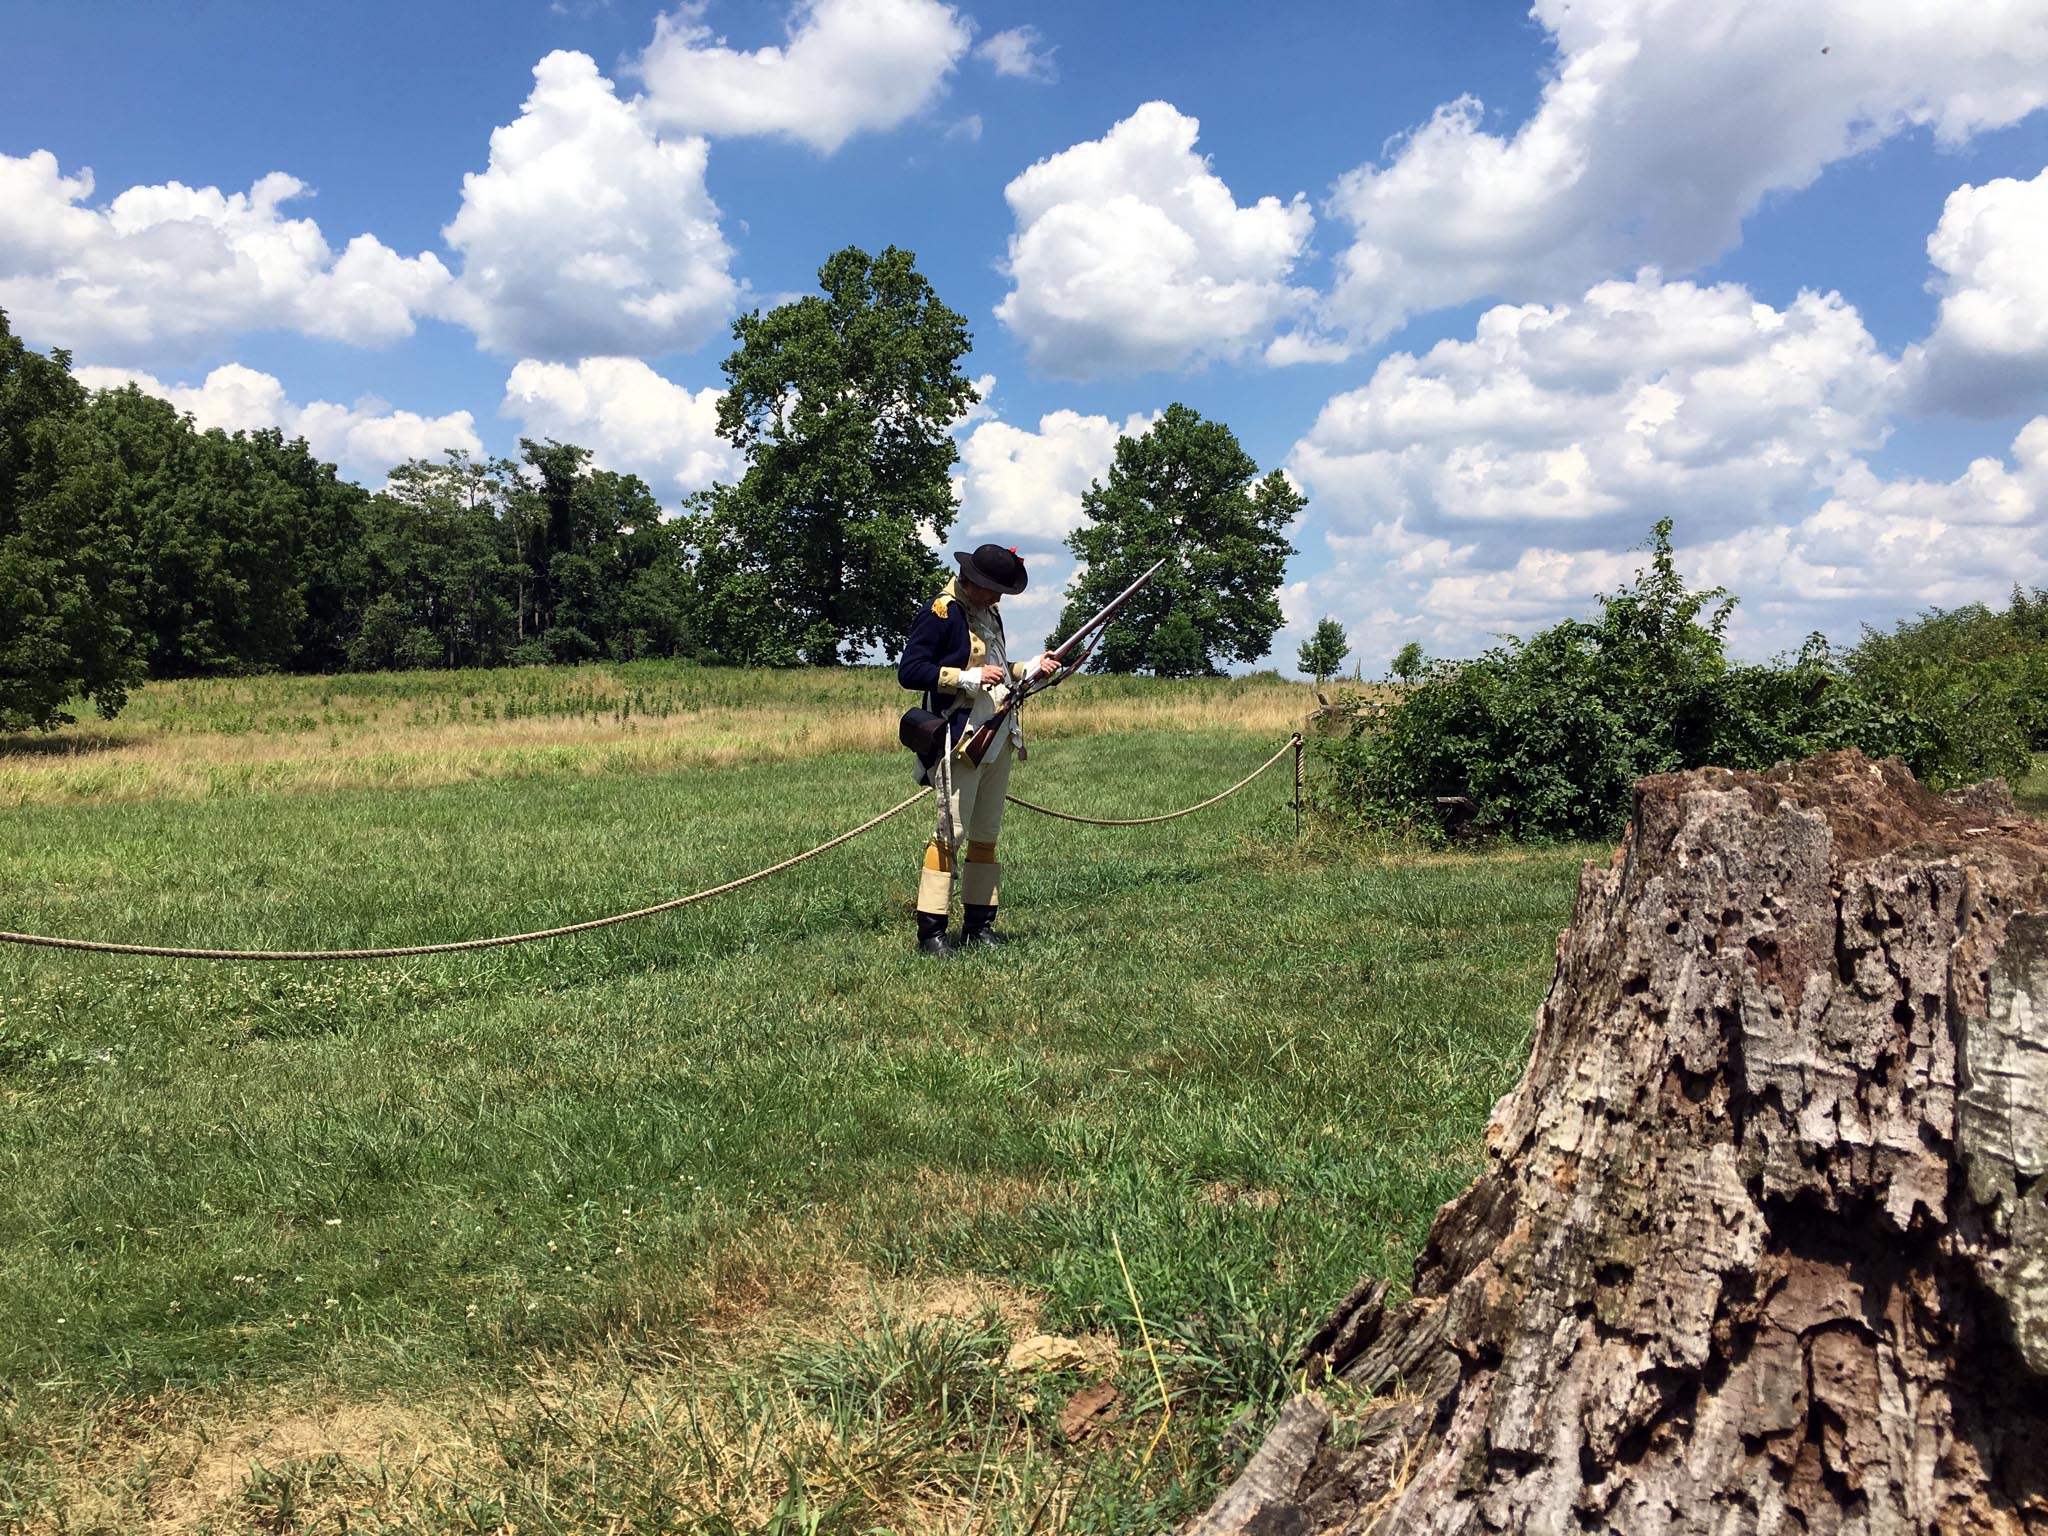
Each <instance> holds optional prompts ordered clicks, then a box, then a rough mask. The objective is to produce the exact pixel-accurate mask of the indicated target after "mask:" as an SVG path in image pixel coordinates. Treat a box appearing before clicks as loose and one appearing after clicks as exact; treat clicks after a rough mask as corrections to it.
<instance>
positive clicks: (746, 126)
mask: <svg viewBox="0 0 2048 1536" xmlns="http://www.w3.org/2000/svg"><path fill="white" fill-rule="evenodd" d="M704 11H705V5H704V4H703V0H696V3H692V4H685V5H682V6H679V7H678V8H677V9H676V10H674V11H672V12H670V13H669V14H667V15H665V16H663V17H661V18H660V19H659V20H657V21H656V23H655V28H654V41H653V42H651V43H649V44H648V46H647V49H646V51H645V52H644V53H642V54H641V55H640V59H639V62H638V64H637V66H636V69H637V71H638V73H639V76H640V79H641V81H642V83H643V84H644V85H645V87H646V96H645V98H644V100H643V108H644V110H645V111H646V113H647V115H648V116H649V118H650V119H651V120H653V121H654V122H656V123H659V124H661V125H662V126H663V127H668V128H678V129H682V130H684V131H685V132H689V133H707V134H714V135H720V134H772V135H779V136H781V137H783V138H789V139H795V140H797V141H799V142H800V143H804V144H808V145H810V146H812V147H813V148H814V149H817V150H820V151H822V152H823V153H825V154H830V153H832V152H833V151H834V150H836V149H838V148H839V146H840V145H842V144H844V143H845V142H846V141H847V140H848V139H850V138H851V137H853V135H855V134H856V133H860V132H862V131H873V130H881V129H887V128H894V127H896V126H897V125H898V124H900V123H902V122H903V121H905V120H906V119H907V118H910V117H912V116H914V115H915V114H916V113H918V112H920V111H922V110H924V108H926V107H927V106H929V105H930V104H931V103H932V102H934V101H936V100H937V99H938V97H939V95H940V93H941V92H942V91H943V90H944V88H945V83H946V77H947V75H948V74H950V73H951V72H952V70H953V68H954V66H955V65H957V64H958V63H959V61H960V59H961V57H962V56H963V55H964V54H965V53H966V52H967V49H968V46H969V44H970V43H971V42H972V41H973V34H972V32H971V31H970V29H969V26H968V23H967V22H966V21H965V20H964V19H963V18H962V17H961V16H960V14H959V13H958V12H957V11H955V10H954V9H953V7H952V6H950V5H944V4H940V3H939V0H800V3H798V4H797V5H796V6H795V8H794V9H793V10H792V12H791V14H790V17H789V22H788V36H787V38H786V40H785V41H784V42H783V43H782V44H781V45H780V46H770V47H765V48H756V49H753V50H751V51H747V50H741V49H736V48H731V47H728V46H727V45H726V43H725V41H724V40H723V39H722V38H719V37H717V36H716V35H714V34H713V32H712V30H711V28H710V27H708V26H706V25H705V24H704Z"/></svg>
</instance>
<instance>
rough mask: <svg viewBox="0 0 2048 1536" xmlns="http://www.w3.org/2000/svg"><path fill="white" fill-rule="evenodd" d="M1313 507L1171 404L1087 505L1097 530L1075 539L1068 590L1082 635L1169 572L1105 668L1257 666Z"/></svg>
mask: <svg viewBox="0 0 2048 1536" xmlns="http://www.w3.org/2000/svg"><path fill="white" fill-rule="evenodd" d="M1307 504H1308V503H1307V501H1306V499H1305V498H1304V497H1302V495H1301V494H1300V493H1299V492H1297V491H1296V490H1295V489H1294V487H1293V486H1291V485H1289V484H1288V483H1287V477H1286V476H1285V475H1283V474H1281V473H1280V472H1279V471H1278V470H1275V471H1273V472H1272V473H1270V474H1268V475H1266V476H1265V477H1264V478H1263V479H1262V478H1260V476H1259V467H1258V465H1257V464H1255V463H1254V462H1253V461H1252V458H1251V455H1250V454H1248V453H1246V452H1245V451H1244V449H1243V448H1242V447H1240V446H1239V444H1238V441H1237V437H1236V435H1235V434H1234V433H1233V432H1232V431H1231V430H1230V428H1228V427H1227V426H1225V425H1224V424H1223V423H1222V422H1220V421H1207V420H1205V419H1203V417H1202V416H1201V414H1200V413H1199V412H1196V411H1194V410H1191V409H1189V408H1188V407H1187V406H1185V405H1179V404H1175V405H1170V406H1168V407H1167V408H1166V411H1165V414H1164V415H1162V416H1161V417H1160V418H1159V420H1158V421H1156V422H1154V423H1153V424H1152V427H1151V429H1150V430H1149V431H1147V432H1145V433H1143V434H1142V435H1140V436H1138V437H1121V438H1118V439H1117V444H1116V454H1115V457H1114V458H1113V460H1112V461H1111V463H1110V467H1109V475H1108V478H1107V480H1106V481H1097V482H1096V483H1095V484H1093V485H1091V486H1089V488H1088V492H1087V494H1086V495H1085V496H1083V497H1082V499H1081V506H1082V510H1083V512H1085V513H1086V515H1087V518H1088V521H1087V523H1086V524H1084V525H1083V526H1082V527H1080V528H1078V529H1076V530H1075V531H1074V533H1073V534H1072V535H1071V536H1070V537H1069V538H1068V540H1067V547H1068V548H1070V549H1072V550H1073V552H1074V553H1075V554H1076V555H1078V556H1079V557H1080V559H1081V561H1082V563H1083V565H1084V566H1085V570H1084V571H1083V572H1082V574H1081V575H1080V576H1079V577H1077V578H1076V579H1075V581H1074V583H1073V585H1072V586H1070V587H1069V588H1068V589H1067V605H1066V611H1065V612H1064V613H1062V614H1061V616H1060V625H1059V627H1060V632H1061V633H1062V634H1065V633H1068V632H1070V631H1071V630H1072V629H1073V628H1074V627H1075V626H1077V625H1079V624H1081V623H1083V622H1084V621H1085V620H1086V619H1087V618H1088V617H1089V615H1091V614H1093V613H1094V612H1095V611H1096V610H1097V609H1099V608H1101V607H1102V606H1103V604H1105V603H1107V602H1108V601H1109V600H1110V599H1111V598H1113V597H1115V596H1116V594H1117V593H1119V592H1121V591H1122V590H1123V589H1124V588H1125V587H1127V586H1129V585H1130V583H1131V582H1132V581H1134V580H1136V579H1137V577H1138V576H1139V575H1141V574H1142V573H1143V572H1144V570H1145V569H1146V567H1148V566H1150V565H1151V564H1152V562H1153V561H1155V560H1158V559H1160V558H1161V557H1164V558H1165V560H1166V564H1165V565H1164V566H1163V567H1162V568H1161V569H1160V572H1159V574H1158V575H1157V576H1155V577H1154V578H1153V579H1152V581H1151V583H1150V584H1149V585H1148V586H1146V587H1145V588H1144V590H1143V591H1141V592H1139V593H1138V595H1137V596H1136V597H1134V598H1133V599H1132V600H1131V601H1130V603H1129V604H1128V605H1126V607H1125V608H1124V609H1123V611H1122V613H1121V614H1120V615H1119V616H1118V618H1117V619H1116V621H1115V622H1114V623H1112V624H1111V625H1110V626H1109V630H1108V632H1107V634H1105V635H1104V636H1103V641H1102V646H1101V648H1100V650H1098V651H1097V652H1096V655H1095V660H1094V663H1093V665H1095V666H1097V667H1099V668H1101V669H1103V670H1105V671H1109V672H1140V671H1149V672H1153V673H1156V674H1157V675H1159V676H1161V677H1188V676H1198V675H1201V674H1205V673H1214V672H1218V671H1220V670H1222V665H1223V663H1225V662H1229V661H1257V660H1258V659H1259V658H1260V657H1262V656H1264V655H1265V654H1266V653H1267V652H1268V651H1270V650H1271V649H1272V647H1273V636H1274V634H1275V633H1276V632H1277V631H1278V630H1279V628H1280V625H1281V622H1282V615H1281V612H1280V597H1279V593H1280V580H1281V576H1282V574H1283V572H1284V571H1285V569H1286V566H1287V557H1288V556H1289V555H1291V554H1293V553H1294V547H1293V545H1291V544H1289V543H1288V542H1287V528H1288V526H1289V524H1291V523H1292V522H1293V521H1294V519H1295V518H1296V517H1297V516H1298V515H1299V514H1300V512H1301V510H1302V508H1303V507H1305V506H1306V505H1307Z"/></svg>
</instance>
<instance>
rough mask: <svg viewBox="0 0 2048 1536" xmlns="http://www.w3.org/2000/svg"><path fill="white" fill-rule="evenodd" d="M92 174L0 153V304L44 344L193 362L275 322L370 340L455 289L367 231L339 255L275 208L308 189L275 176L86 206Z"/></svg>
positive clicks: (380, 338)
mask: <svg viewBox="0 0 2048 1536" xmlns="http://www.w3.org/2000/svg"><path fill="white" fill-rule="evenodd" d="M93 189H94V182H93V175H92V172H91V171H90V170H81V171H79V172H78V173H77V174H75V175H71V176H66V175H65V174H64V173H63V172H62V170H61V169H60V167H59V165H58V162H57V157H56V156H55V155H53V154H51V153H49V152H48V151H47V150H37V151H36V152H34V153H33V154H30V155H28V156H26V157H19V158H18V157H15V156H10V155H4V154H0V308H4V309H6V310H7V312H8V313H9V315H10V316H11V317H12V319H13V323H14V326H15V328H16V329H17V330H19V331H21V332H23V333H24V334H27V335H30V336H33V337H35V338H36V339H37V340H39V341H43V342H45V343H47V344H52V345H60V346H66V347H71V348H74V349H77V350H80V351H107V350H114V349H123V350H127V351H130V352H134V351H137V350H154V351H161V352H166V353H174V354H188V353H190V352H193V351H197V350H200V349H203V348H204V347H206V346H208V345H211V344H214V343H217V342H220V341H222V340H224V339H226V338H228V337H230V336H234V335H237V334H239V333H241V332H245V331H253V330H264V329H272V328H282V329H290V330H297V331H303V332H305V333H307V334H309V335H313V336H324V337H330V338H333V339H336V340H340V341H346V342H351V343H354V344H356V345H363V346H371V345H378V344H381V343H385V342H390V341H395V340H397V339H398V338H400V337H403V336H408V335H410V334H412V330H413V326H414V323H415V320H416V318H417V317H418V316H420V315H422V314H431V313H433V312H435V310H436V308H437V307H438V305H439V304H440V303H441V302H442V301H443V299H444V297H445V295H446V291H447V288H448V286H449V283H450V278H449V274H448V270H447V268H446V267H444V266H443V265H442V264H441V262H440V260H439V258H437V257H436V256H434V255H433V254H431V253H427V254H423V255H419V256H400V255H399V254H398V253H397V252H396V251H393V250H392V249H390V248H389V247H388V246H386V245H384V244H383V243H382V242H380V241H379V240H377V239H376V238H375V237H374V236H372V235H358V236H356V237H355V238H354V239H353V240H351V241H349V242H348V244H347V245H346V246H345V247H344V248H343V249H342V250H341V251H340V252H338V253H337V252H336V251H335V250H334V249H333V247H332V246H330V245H329V244H328V242H327V239H326V237H325V236H324V235H323V234H322V233H321V231H320V226H319V225H318V224H317V223H316V222H315V221H314V220H312V219H310V218H293V217H289V216H287V215H286V214H285V212H284V211H283V209H284V205H285V204H287V203H290V202H293V201H296V200H299V199H303V198H305V197H307V196H308V195H310V189H309V188H308V187H307V186H306V185H305V184H304V183H303V182H301V181H299V180H298V179H297V178H296V177H293V176H288V175H285V174H284V173H283V172H280V171H273V172H272V173H270V174H269V175H267V176H263V177H260V178H258V180H257V181H256V183H255V184H254V185H253V186H251V187H250V188H249V190H248V191H246V192H223V191H221V190H220V189H219V188H218V187H188V186H186V185H184V184H183V183H181V182H175V181H173V182H166V183H164V184H161V185H154V186H135V187H129V188H127V189H126V190H125V191H123V192H121V193H119V194H118V195H117V196H115V197H114V198H113V200H112V201H111V202H108V203H107V204H105V205H104V206H95V205H94V204H93V203H92V196H93Z"/></svg>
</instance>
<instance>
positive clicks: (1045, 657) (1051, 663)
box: [1034, 651, 1060, 678]
mask: <svg viewBox="0 0 2048 1536" xmlns="http://www.w3.org/2000/svg"><path fill="white" fill-rule="evenodd" d="M1059 669H1060V660H1059V658H1058V657H1057V656H1055V655H1053V653H1052V652H1051V651H1046V652H1045V653H1044V654H1042V655H1041V656H1040V657H1039V658H1038V665H1037V667H1036V668H1035V669H1034V670H1035V671H1036V673H1037V675H1038V676H1039V677H1040V678H1048V677H1051V676H1052V675H1053V673H1055V672H1057V671H1059Z"/></svg>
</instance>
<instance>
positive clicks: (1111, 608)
mask: <svg viewBox="0 0 2048 1536" xmlns="http://www.w3.org/2000/svg"><path fill="white" fill-rule="evenodd" d="M1164 564H1166V557H1165V556H1164V555H1161V556H1160V557H1159V558H1158V559H1157V560H1155V561H1153V562H1152V565H1151V568H1150V569H1148V570H1147V571H1146V572H1145V574H1144V575H1142V576H1140V577H1139V578H1138V579H1137V580H1136V581H1134V582H1132V583H1131V584H1130V585H1129V586H1128V587H1125V588H1124V589H1123V591H1121V592H1119V593H1117V595H1116V596H1115V597H1113V598H1111V599H1110V600H1109V601H1108V602H1107V603H1105V604H1104V605H1103V607H1102V611H1101V612H1099V613H1097V614H1096V615H1095V617H1094V618H1092V619H1090V620H1089V621H1088V622H1087V623H1085V624H1083V625H1082V626H1081V627H1080V628H1078V629H1076V630H1075V631H1074V632H1073V633H1072V634H1071V635H1069V636H1067V638H1066V639H1065V640H1064V641H1062V642H1061V643H1060V644H1059V645H1058V646H1057V647H1055V648H1054V649H1053V650H1052V651H1051V652H1049V653H1048V654H1050V655H1052V656H1053V657H1055V658H1057V657H1061V656H1064V655H1066V654H1067V652H1068V651H1071V650H1072V649H1073V648H1074V646H1075V644H1076V643H1077V642H1078V641H1079V640H1080V639H1081V638H1082V636H1084V635H1086V634H1088V633H1089V632H1090V631H1091V630H1094V629H1098V628H1100V627H1101V626H1102V625H1105V624H1107V623H1108V622H1109V621H1110V620H1111V619H1113V618H1115V617H1116V611H1117V609H1119V608H1121V607H1123V605H1124V604H1125V603H1126V602H1128V601H1130V599H1131V597H1132V595H1133V594H1134V593H1136V592H1137V590H1138V589H1139V588H1140V587H1142V586H1144V585H1145V583H1146V582H1148V581H1150V580H1151V579H1152V578H1153V577H1154V576H1155V575H1156V574H1158V571H1159V567H1160V566H1162V565H1164Z"/></svg>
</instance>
